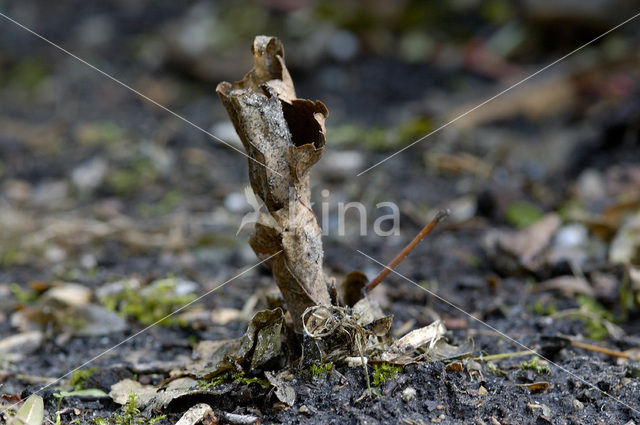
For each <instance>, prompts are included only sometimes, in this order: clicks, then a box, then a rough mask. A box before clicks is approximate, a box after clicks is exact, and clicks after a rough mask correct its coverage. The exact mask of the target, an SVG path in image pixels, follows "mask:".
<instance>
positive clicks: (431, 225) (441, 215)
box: [363, 209, 451, 293]
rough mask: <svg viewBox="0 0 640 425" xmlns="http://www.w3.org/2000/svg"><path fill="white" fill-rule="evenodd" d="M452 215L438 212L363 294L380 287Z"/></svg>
mask: <svg viewBox="0 0 640 425" xmlns="http://www.w3.org/2000/svg"><path fill="white" fill-rule="evenodd" d="M450 213H451V212H450V211H449V210H448V209H447V210H440V211H438V213H437V214H436V216H435V217H434V218H433V220H431V221H430V222H429V224H427V225H426V226H424V228H423V229H422V230H421V231H420V233H418V235H417V236H416V237H415V238H413V240H412V241H411V242H409V244H408V245H407V246H405V247H404V249H403V250H402V251H400V253H399V254H398V255H396V257H395V258H394V259H393V260H391V262H390V263H389V265H388V266H387V267H385V268H384V269H382V271H381V272H380V273H379V274H378V276H376V277H375V278H374V279H373V280H372V281H371V282H369V283H368V284H367V286H365V287H364V290H363V292H364V293H367V292H371V290H372V289H373V288H375V287H376V286H378V285H379V284H380V282H382V281H383V280H384V279H385V278H386V277H387V276H388V275H389V273H391V271H392V270H393V269H395V268H396V267H398V264H400V263H401V262H402V260H404V259H405V258H407V255H409V253H410V252H411V251H413V249H414V248H415V247H416V245H418V243H419V242H420V241H421V240H422V239H423V238H424V237H425V236H427V235H428V234H429V233H430V232H431V231H432V230H433V228H434V227H436V225H437V224H438V223H440V221H442V220H443V219H444V218H446V217H448V216H449V214H450Z"/></svg>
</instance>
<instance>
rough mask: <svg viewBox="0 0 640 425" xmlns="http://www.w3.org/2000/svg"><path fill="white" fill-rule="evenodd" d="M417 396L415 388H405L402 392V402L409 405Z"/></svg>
mask: <svg viewBox="0 0 640 425" xmlns="http://www.w3.org/2000/svg"><path fill="white" fill-rule="evenodd" d="M417 394H418V393H417V392H416V390H415V388H413V387H407V388H405V389H404V391H402V400H404V402H405V403H409V402H410V401H411V400H413V399H414V398H416V395H417Z"/></svg>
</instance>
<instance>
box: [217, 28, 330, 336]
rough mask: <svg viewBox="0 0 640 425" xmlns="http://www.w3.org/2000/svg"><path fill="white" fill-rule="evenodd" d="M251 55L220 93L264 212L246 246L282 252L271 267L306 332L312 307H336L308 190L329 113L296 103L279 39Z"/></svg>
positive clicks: (256, 45)
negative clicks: (304, 319) (244, 70)
mask: <svg viewBox="0 0 640 425" xmlns="http://www.w3.org/2000/svg"><path fill="white" fill-rule="evenodd" d="M252 52H253V57H254V68H253V69H252V70H251V71H250V72H249V73H248V74H247V75H246V76H245V77H244V78H243V79H242V80H241V81H237V82H235V83H229V82H222V83H220V84H219V85H218V87H217V89H216V91H217V93H218V95H219V96H220V99H221V100H222V103H223V104H224V106H225V108H226V109H227V112H228V114H229V117H230V118H231V121H232V122H233V125H234V127H235V129H236V132H237V133H238V135H239V136H240V139H241V140H242V143H243V145H244V147H245V150H246V152H247V155H248V156H249V157H250V160H249V181H250V183H251V188H252V189H253V192H254V193H255V195H256V196H257V197H259V198H260V199H261V200H262V201H263V202H264V204H265V206H266V209H267V212H266V213H264V214H267V215H268V217H266V218H265V217H263V218H262V219H259V220H258V221H257V223H256V224H255V228H254V231H253V233H252V235H251V237H250V240H249V243H250V245H251V247H252V248H253V250H254V251H255V252H256V254H257V255H258V257H259V258H262V259H264V258H268V257H269V256H272V255H274V254H277V253H279V252H280V251H281V252H280V253H279V254H278V255H275V256H274V257H273V258H271V259H270V260H269V261H268V265H269V266H270V267H271V270H272V272H273V276H274V278H275V280H276V282H277V284H278V287H279V288H280V291H281V292H282V295H283V297H284V300H285V303H286V307H287V309H288V310H289V312H290V313H291V315H292V317H293V321H294V324H295V328H296V330H297V331H298V332H301V331H302V323H301V319H300V318H301V316H302V313H303V312H304V311H305V309H306V308H307V307H310V306H314V305H320V304H324V305H328V304H330V303H331V299H330V296H329V290H328V285H329V279H328V278H327V276H326V275H325V274H324V271H323V269H322V261H323V257H324V252H323V249H322V240H321V231H320V226H319V225H318V221H317V219H316V216H315V214H314V213H313V210H312V209H311V202H310V188H309V171H310V169H311V166H312V165H313V164H315V163H316V162H317V161H318V160H319V159H320V156H321V155H322V151H323V149H324V145H325V127H324V121H325V119H326V117H327V115H328V111H327V108H326V107H325V106H324V104H323V103H322V102H313V101H311V100H306V99H298V98H297V97H296V93H295V89H294V87H293V81H292V80H291V76H290V75H289V71H287V68H286V66H285V63H284V50H283V47H282V43H281V42H280V41H279V40H278V39H277V38H275V37H268V36H257V37H256V38H255V40H254V42H253V47H252ZM265 223H266V224H265Z"/></svg>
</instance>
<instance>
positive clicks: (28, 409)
mask: <svg viewBox="0 0 640 425" xmlns="http://www.w3.org/2000/svg"><path fill="white" fill-rule="evenodd" d="M43 420H44V401H43V400H42V397H40V396H39V395H37V394H31V395H30V396H29V398H28V399H27V400H26V401H25V402H24V404H23V405H22V407H20V409H18V412H17V413H16V416H14V418H13V420H12V421H11V423H12V424H15V425H18V424H20V425H41V424H42V423H43Z"/></svg>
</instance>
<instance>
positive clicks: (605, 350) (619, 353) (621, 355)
mask: <svg viewBox="0 0 640 425" xmlns="http://www.w3.org/2000/svg"><path fill="white" fill-rule="evenodd" d="M570 341H571V345H572V346H574V347H576V348H582V349H583V350H588V351H595V352H596V353H602V354H606V355H607V356H611V357H619V358H622V359H630V358H631V356H630V355H629V353H625V352H624V351H619V350H612V349H611V348H606V347H600V346H598V345H593V344H587V343H585V342H580V341H575V340H573V339H571V340H570Z"/></svg>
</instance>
